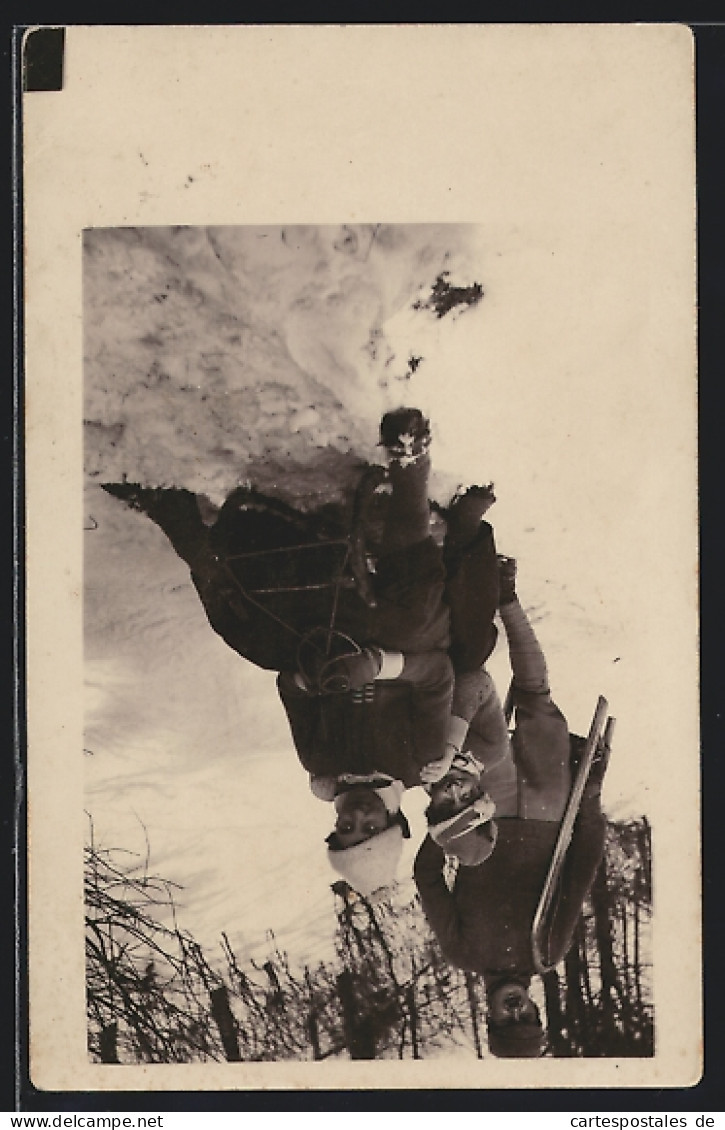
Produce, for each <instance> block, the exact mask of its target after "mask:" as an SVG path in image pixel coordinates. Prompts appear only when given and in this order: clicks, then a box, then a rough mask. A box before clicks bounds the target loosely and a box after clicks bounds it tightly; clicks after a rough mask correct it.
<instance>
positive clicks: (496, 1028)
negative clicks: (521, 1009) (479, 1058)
mask: <svg viewBox="0 0 725 1130" xmlns="http://www.w3.org/2000/svg"><path fill="white" fill-rule="evenodd" d="M488 1050H489V1051H490V1053H491V1055H496V1056H501V1057H502V1058H505V1059H524V1058H526V1059H533V1058H534V1057H536V1056H540V1055H541V1053H542V1051H543V1050H544V1029H543V1027H542V1025H541V1021H540V1020H534V1021H532V1020H526V1021H525V1020H519V1021H517V1022H516V1023H514V1024H501V1025H498V1024H491V1023H490V1022H489V1025H488Z"/></svg>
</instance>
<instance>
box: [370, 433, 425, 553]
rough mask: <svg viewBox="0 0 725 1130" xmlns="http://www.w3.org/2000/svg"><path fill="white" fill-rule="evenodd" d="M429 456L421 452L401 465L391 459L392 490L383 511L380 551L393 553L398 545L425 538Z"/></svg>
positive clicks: (404, 546)
mask: <svg viewBox="0 0 725 1130" xmlns="http://www.w3.org/2000/svg"><path fill="white" fill-rule="evenodd" d="M430 467H431V464H430V456H428V455H424V456H422V457H421V458H420V459H419V460H418V461H417V462H416V463H411V464H408V465H407V466H403V465H402V464H401V463H400V462H398V461H397V460H391V462H390V465H389V468H388V476H389V481H390V485H391V487H392V492H391V495H390V501H389V504H388V509H387V513H386V515H385V525H384V527H383V536H382V542H381V547H380V555H381V556H385V555H386V554H389V553H395V552H397V551H398V550H400V549H407V547H408V546H411V545H416V544H417V543H418V542H421V541H425V539H426V538H427V537H428V536H429V534H430V504H429V502H428V483H429V479H430Z"/></svg>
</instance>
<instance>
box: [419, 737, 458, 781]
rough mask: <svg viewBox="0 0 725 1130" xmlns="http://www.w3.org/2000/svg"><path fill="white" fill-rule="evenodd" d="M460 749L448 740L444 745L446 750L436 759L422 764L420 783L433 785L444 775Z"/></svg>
mask: <svg viewBox="0 0 725 1130" xmlns="http://www.w3.org/2000/svg"><path fill="white" fill-rule="evenodd" d="M458 753H460V750H459V749H458V748H457V747H456V746H454V745H452V744H451V743H450V742H448V743H447V745H446V752H445V754H444V755H443V757H441V758H440V759H439V760H438V761H429V762H428V764H427V765H424V766H423V767H422V769H421V771H420V783H421V784H422V785H435V784H436V782H437V781H440V780H442V779H443V777H445V775H446V773H447V772H448V770H449V769H450V767H451V765H452V764H453V758H454V757H455V756H456V754H458Z"/></svg>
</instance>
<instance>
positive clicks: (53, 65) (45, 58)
mask: <svg viewBox="0 0 725 1130" xmlns="http://www.w3.org/2000/svg"><path fill="white" fill-rule="evenodd" d="M64 54H65V28H64V27H39V28H35V29H34V30H32V31H29V32H28V35H27V37H26V39H25V43H24V44H23V90H24V91H32V90H62V89H63V57H64Z"/></svg>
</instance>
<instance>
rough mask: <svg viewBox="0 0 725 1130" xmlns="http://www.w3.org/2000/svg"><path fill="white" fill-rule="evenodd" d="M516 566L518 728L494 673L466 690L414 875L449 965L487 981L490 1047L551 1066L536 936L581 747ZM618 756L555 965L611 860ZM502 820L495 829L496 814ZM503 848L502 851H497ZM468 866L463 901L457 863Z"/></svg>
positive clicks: (582, 814) (557, 922) (597, 773)
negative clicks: (448, 862) (609, 814)
mask: <svg viewBox="0 0 725 1130" xmlns="http://www.w3.org/2000/svg"><path fill="white" fill-rule="evenodd" d="M515 574H516V566H515V562H514V561H513V560H512V559H511V558H502V559H501V576H500V590H501V591H500V601H501V605H500V614H501V619H502V621H503V625H504V629H505V631H506V636H507V640H508V646H509V653H510V660H511V667H512V672H513V683H512V692H513V707H514V729H513V732H512V734H511V738H510V740H509V733H508V726H507V723H506V718H505V716H504V712H503V709H502V707H501V703H500V701H499V698H498V695H497V693H496V688H495V686H494V684H493V682H492V681H491V679H490V677H489V676H488V674H487V673H486V672H483V671H482V672H480V673H478V674H475V673H474V674H470V675H466V676H464V677H462V678H461V679H460V680H457V686H456V690H455V693H454V701H453V708H452V710H453V721H452V727H451V738H452V740H453V741H454V742H455V743H456V744H457V745H458V746H459V747H460V750H461V752H460V753H456V754H455V756H454V758H453V761H452V765H451V769H450V770H449V772H448V773H447V774H446V775H445V776H444V777H442V778H441V779H439V780H438V781H437V782H435V783H433V784H432V785H431V786H429V792H430V795H431V803H430V806H429V808H428V809H427V812H426V816H427V820H428V826H429V827H428V835H427V836H426V838H425V840H424V841H423V844H422V845H421V847H420V850H419V852H418V855H417V858H416V862H415V868H414V876H415V882H416V886H417V888H418V891H419V893H420V898H421V902H422V904H423V909H424V911H425V914H426V917H427V918H428V921H429V923H430V925H431V927H432V929H433V931H434V933H435V934H436V937H437V938H438V941H439V943H440V946H441V949H442V950H443V953H444V955H445V956H446V958H447V959H448V960H449V961H451V962H452V963H453V964H454V965H457V966H458V967H459V968H462V969H466V970H472V971H475V972H478V973H481V974H482V975H483V977H484V981H485V985H486V996H487V1005H488V1032H489V1047H490V1050H491V1052H492V1053H493V1054H494V1055H497V1056H534V1055H540V1054H541V1050H542V1047H543V1035H544V1033H543V1028H542V1025H541V1020H540V1018H539V1013H538V1010H537V1007H536V1005H535V1004H534V1002H533V1001H532V1000H531V997H530V996H529V986H530V982H531V977H532V975H533V974H534V972H535V970H534V965H533V955H532V948H531V930H532V924H533V918H534V914H535V912H536V907H537V904H538V900H539V896H540V894H541V890H542V886H543V883H544V880H545V878H546V874H547V871H548V867H549V863H550V860H551V856H552V852H553V848H554V844H555V841H556V837H557V834H558V830H559V824H560V821H561V819H562V816H563V813H564V809H565V807H566V803H567V799H568V796H569V791H570V785H571V769H570V764H571V750H572V749H573V748H574V749H576V748H577V746H576V743H577V742H578V741H580V739H576V738H575V737H574V736H573V735H571V736H570V734H569V729H568V725H567V722H566V719H565V718H564V715H563V714H562V713H561V711H560V710H559V708H558V707H557V706H556V705H555V704H554V702H553V701H552V699H551V693H550V690H549V683H548V675H547V669H546V662H545V659H544V656H543V654H542V651H541V648H540V646H539V644H538V641H537V639H536V636H535V634H534V632H533V629H532V627H531V625H530V623H529V621H528V619H527V617H526V614H525V613H524V611H523V609H522V607H521V605H520V603H519V601H518V598H517V596H516V590H515ZM607 757H608V750H606V749H605V750H602V751H601V756H600V757H599V759H598V760H595V762H594V765H593V768H592V771H591V773H590V776H589V779H588V783H587V786H586V789H585V792H584V797H583V801H582V804H581V808H580V810H579V815H578V818H577V821H576V824H575V828H574V834H573V838H572V841H571V845H570V848H569V852H568V854H567V859H566V864H565V868H564V872H563V877H562V880H561V887H560V893H559V898H558V901H557V903H556V909H555V911H554V914H553V917H552V920H551V922H550V923H549V929H548V949H549V954H548V959H549V961H550V962H551V963H552V964H554V963H556V962H557V961H559V960H561V959H562V958H563V956H564V955H565V953H566V952H567V950H568V948H569V946H570V944H571V939H572V935H573V931H574V928H575V926H576V923H577V920H578V918H579V914H580V912H581V907H582V903H583V901H584V899H585V897H586V895H587V893H588V891H589V889H590V887H591V884H592V882H593V881H594V876H595V874H596V871H597V868H598V866H599V862H600V860H601V857H602V853H603V850H604V834H605V821H604V817H603V815H602V812H601V807H600V791H601V783H602V778H603V775H604V771H605V769H606V763H607ZM494 812H495V815H496V820H495V821H494V820H493V815H494ZM494 848H495V850H494ZM447 854H448V855H451V856H455V857H456V858H457V859H458V863H459V866H458V871H457V874H456V878H455V883H454V886H453V888H452V890H449V888H448V886H447V884H446V881H445V879H444V875H443V867H444V862H445V857H446V855H447Z"/></svg>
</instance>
